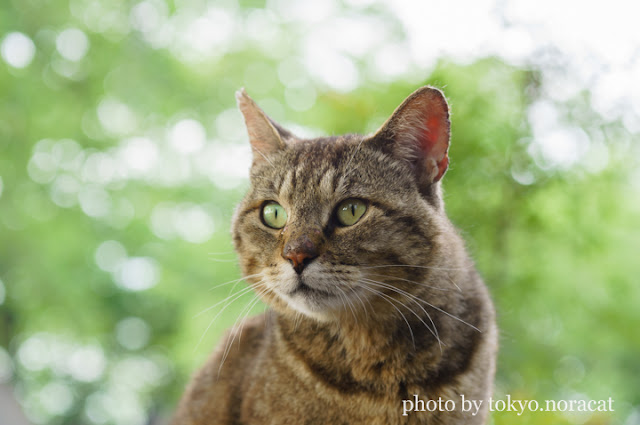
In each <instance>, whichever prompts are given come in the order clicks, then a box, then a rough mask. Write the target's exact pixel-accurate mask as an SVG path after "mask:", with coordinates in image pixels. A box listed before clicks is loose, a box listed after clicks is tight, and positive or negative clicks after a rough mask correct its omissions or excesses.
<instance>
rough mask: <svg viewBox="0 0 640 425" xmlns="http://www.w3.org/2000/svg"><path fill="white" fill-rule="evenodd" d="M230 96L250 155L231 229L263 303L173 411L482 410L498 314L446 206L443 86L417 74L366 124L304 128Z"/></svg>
mask: <svg viewBox="0 0 640 425" xmlns="http://www.w3.org/2000/svg"><path fill="white" fill-rule="evenodd" d="M236 98H237V101H238V106H239V108H240V110H241V112H242V114H243V115H244V119H245V123H246V126H247V129H248V133H249V141H250V143H251V147H252V150H253V164H252V167H251V185H250V188H249V191H248V193H247V195H246V197H245V198H244V200H243V201H242V203H241V204H240V205H239V207H238V209H237V211H236V214H235V216H234V220H233V241H234V244H235V248H236V250H237V252H238V254H239V258H240V265H241V269H242V273H243V276H244V278H245V280H246V281H247V282H249V283H250V285H251V286H252V287H253V289H254V290H255V291H256V292H257V294H258V295H259V297H260V298H261V299H263V300H264V301H265V302H266V303H267V304H268V305H269V306H270V309H269V310H268V311H267V312H266V313H265V314H264V315H262V316H258V317H254V318H252V319H249V320H246V321H245V322H244V323H243V324H242V325H240V326H239V327H238V328H236V329H233V330H231V331H230V332H229V333H228V334H227V335H226V338H225V340H224V341H222V343H221V344H220V346H219V347H218V349H217V350H216V351H215V352H214V354H213V356H212V357H211V359H210V360H209V361H208V363H207V364H206V365H205V366H204V367H203V368H202V370H200V371H199V372H198V373H197V374H196V375H195V377H194V378H193V380H192V382H191V383H190V385H189V387H188V389H187V391H186V393H185V394H184V396H183V399H182V401H181V402H180V405H179V407H178V411H177V413H176V416H175V418H174V422H173V423H174V424H176V425H217V424H246V425H250V424H252V425H253V424H260V425H261V424H296V425H298V424H330V425H335V424H367V425H370V424H380V425H393V424H466V425H469V424H482V423H485V422H486V420H487V414H488V409H487V408H488V405H487V403H488V398H489V397H490V396H491V394H492V385H493V376H494V370H495V358H496V352H497V337H496V335H497V331H496V325H495V314H494V309H493V305H492V303H491V300H490V297H489V295H488V292H487V289H486V287H485V286H484V284H483V283H482V280H481V279H480V277H479V276H478V274H477V272H476V271H475V269H474V266H473V264H472V262H471V260H470V259H469V257H468V255H467V254H466V252H465V248H464V244H463V242H462V240H461V238H460V237H459V236H458V234H457V232H456V230H455V229H454V227H453V226H452V224H451V223H450V222H449V220H448V219H447V216H446V215H445V211H444V205H443V200H442V196H441V189H440V180H441V178H442V177H443V175H444V173H445V171H446V170H447V167H448V164H449V157H448V150H449V139H450V137H449V133H450V123H449V107H448V104H447V102H446V100H445V97H444V95H443V94H442V92H441V91H440V90H438V89H435V88H433V87H422V88H420V89H419V90H417V91H416V92H414V93H413V94H411V95H410V96H409V97H408V98H407V99H406V100H405V101H404V102H403V103H402V104H401V105H400V106H399V107H398V109H397V110H396V111H395V112H394V113H393V115H392V116H391V118H389V120H388V121H387V122H386V123H385V124H384V125H383V126H382V127H381V128H380V130H378V131H377V132H376V133H375V134H373V135H370V136H360V135H351V134H350V135H345V136H337V137H327V138H317V139H310V140H308V139H301V138H298V137H296V136H294V135H293V134H292V133H291V132H289V131H287V130H285V129H284V128H282V127H281V126H280V125H278V124H277V123H276V122H274V121H273V120H271V119H270V118H269V117H268V116H267V115H266V114H265V113H264V112H263V111H262V110H261V109H260V108H259V107H258V106H257V105H256V104H255V103H254V102H253V100H252V99H251V98H250V97H249V96H248V95H247V94H246V93H245V91H244V90H242V91H239V92H238V93H237V94H236ZM462 395H464V397H465V399H466V400H475V401H477V402H478V403H479V401H482V400H484V402H483V403H482V405H480V408H479V409H476V408H475V407H474V408H472V409H467V410H468V411H463V410H465V409H463V404H462V400H461V396H462ZM408 400H409V401H411V402H415V408H414V409H409V408H408V406H410V404H409V402H408ZM429 400H433V402H431V403H430V404H425V403H426V402H428V401H429ZM437 400H440V406H439V407H438V408H436V409H433V406H434V403H435V401H437ZM447 400H451V401H450V402H449V404H447V405H446V407H447V408H445V404H443V403H444V402H445V401H447ZM420 401H422V404H420ZM452 403H454V405H455V408H454V409H453V410H451V411H447V410H448V409H449V408H450V407H451V406H452ZM425 406H431V407H425ZM467 407H469V406H467ZM429 410H432V411H429Z"/></svg>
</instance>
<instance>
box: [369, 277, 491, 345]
mask: <svg viewBox="0 0 640 425" xmlns="http://www.w3.org/2000/svg"><path fill="white" fill-rule="evenodd" d="M378 283H382V282H378ZM403 292H405V294H406V295H407V296H410V297H412V298H415V299H416V300H417V301H420V302H423V303H425V304H426V305H428V306H429V307H431V308H434V309H436V310H438V311H439V312H441V313H444V314H446V315H447V316H449V317H451V318H452V319H456V320H457V321H459V322H461V323H464V324H465V325H467V326H469V327H471V328H473V329H475V330H476V331H478V332H480V333H482V331H481V330H480V329H478V328H477V327H475V326H473V325H472V324H471V323H467V322H465V321H464V320H462V319H461V318H459V317H457V316H455V315H453V314H451V313H449V312H448V311H445V310H443V309H441V308H440V307H436V306H435V305H433V304H431V303H430V302H428V301H427V300H423V299H422V298H418V297H416V296H415V295H413V294H410V293H408V292H406V291H403Z"/></svg>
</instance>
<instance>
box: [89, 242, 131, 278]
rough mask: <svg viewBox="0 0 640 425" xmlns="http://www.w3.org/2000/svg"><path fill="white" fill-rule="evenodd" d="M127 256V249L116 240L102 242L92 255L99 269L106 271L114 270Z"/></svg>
mask: <svg viewBox="0 0 640 425" xmlns="http://www.w3.org/2000/svg"><path fill="white" fill-rule="evenodd" d="M126 257H127V250H126V249H125V247H124V246H123V245H122V244H121V243H120V242H118V241H113V240H111V241H104V242H102V243H101V244H100V245H99V246H98V248H97V249H96V252H95V254H94V256H93V258H94V259H95V261H96V264H97V265H98V267H100V269H102V270H104V271H106V272H115V271H116V270H118V267H120V265H121V264H122V262H123V261H124V260H125V258H126Z"/></svg>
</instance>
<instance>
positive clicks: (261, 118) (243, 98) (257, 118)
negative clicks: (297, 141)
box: [236, 89, 291, 163]
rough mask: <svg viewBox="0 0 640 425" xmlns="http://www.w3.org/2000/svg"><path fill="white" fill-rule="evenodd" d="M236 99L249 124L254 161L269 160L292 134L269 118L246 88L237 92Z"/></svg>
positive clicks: (246, 123)
mask: <svg viewBox="0 0 640 425" xmlns="http://www.w3.org/2000/svg"><path fill="white" fill-rule="evenodd" d="M236 101H237V102H238V108H240V112H242V115H243V116H244V122H245V125H246V126H247V132H248V133H249V142H250V143H251V148H252V150H253V160H254V163H260V162H262V161H267V162H269V159H268V158H269V156H271V155H273V154H274V153H276V152H278V151H280V150H282V149H284V148H285V147H286V145H285V142H284V139H286V138H288V137H291V134H290V133H289V132H288V131H287V130H285V129H283V128H282V127H280V126H279V125H278V124H277V123H276V122H275V121H273V120H272V119H271V118H269V117H268V116H267V114H265V113H264V111H263V110H262V109H260V107H259V106H258V105H257V104H256V103H255V102H254V101H253V99H251V98H250V97H249V95H248V94H247V92H246V91H245V90H244V89H241V90H238V91H237V92H236Z"/></svg>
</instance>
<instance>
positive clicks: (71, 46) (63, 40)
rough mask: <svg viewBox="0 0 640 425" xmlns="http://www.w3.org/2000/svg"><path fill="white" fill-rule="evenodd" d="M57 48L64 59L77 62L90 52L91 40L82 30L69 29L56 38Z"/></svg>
mask: <svg viewBox="0 0 640 425" xmlns="http://www.w3.org/2000/svg"><path fill="white" fill-rule="evenodd" d="M56 48H57V50H58V52H59V53H60V55H62V57H64V58H65V59H68V60H70V61H72V62H77V61H79V60H81V59H82V58H84V57H85V55H86V54H87V52H88V51H89V38H87V35H86V34H85V33H84V32H83V31H82V30H79V29H77V28H69V29H66V30H64V31H62V32H61V33H60V34H59V35H58V37H57V38H56Z"/></svg>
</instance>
